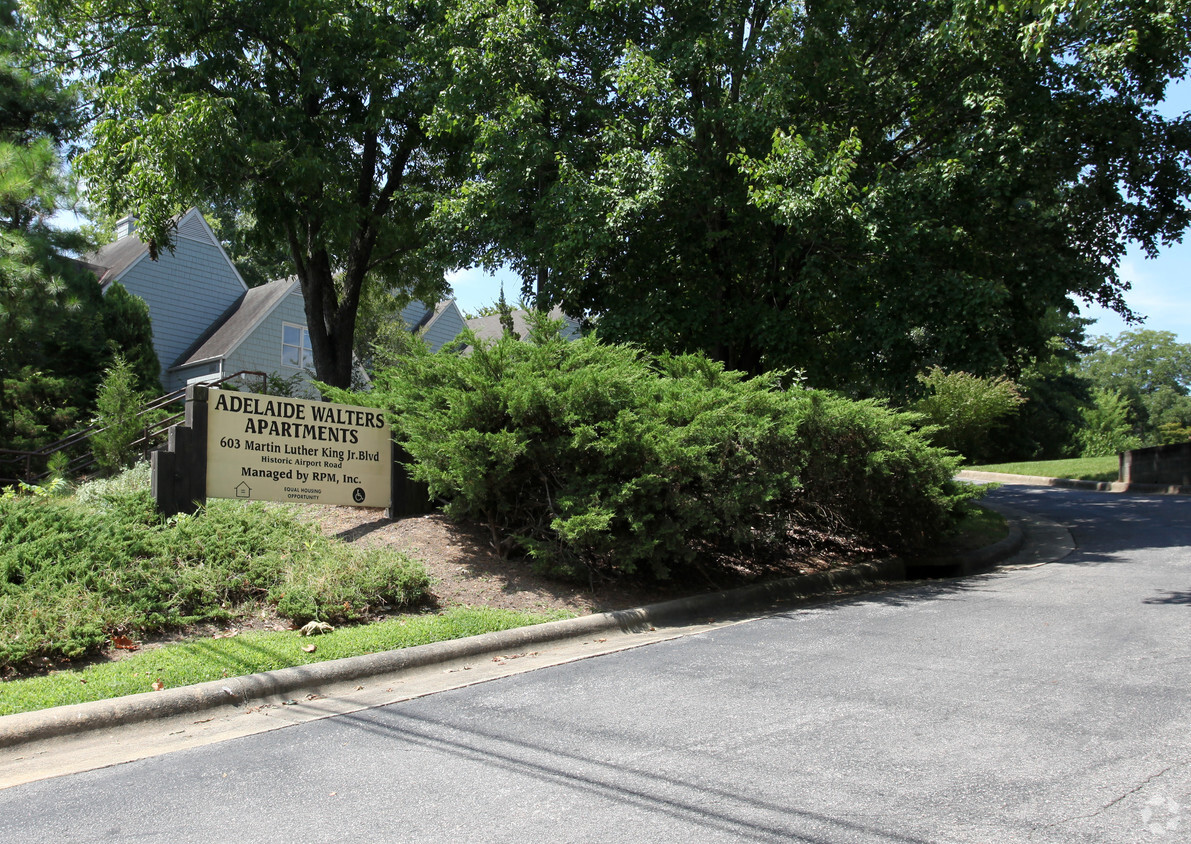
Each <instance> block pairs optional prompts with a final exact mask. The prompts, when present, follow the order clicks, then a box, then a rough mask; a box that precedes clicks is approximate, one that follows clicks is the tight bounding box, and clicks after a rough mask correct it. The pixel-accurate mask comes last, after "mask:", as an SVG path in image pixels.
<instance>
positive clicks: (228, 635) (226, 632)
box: [211, 630, 240, 639]
mask: <svg viewBox="0 0 1191 844" xmlns="http://www.w3.org/2000/svg"><path fill="white" fill-rule="evenodd" d="M239 635H240V631H239V630H224V631H223V632H222V633H216V634H215V635H214V636H212V637H211V638H212V639H230V638H232V637H233V636H239Z"/></svg>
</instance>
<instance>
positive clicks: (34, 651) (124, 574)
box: [0, 484, 429, 670]
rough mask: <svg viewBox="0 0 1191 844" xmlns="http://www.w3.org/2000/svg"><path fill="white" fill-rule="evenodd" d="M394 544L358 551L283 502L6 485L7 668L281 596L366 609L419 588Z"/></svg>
mask: <svg viewBox="0 0 1191 844" xmlns="http://www.w3.org/2000/svg"><path fill="white" fill-rule="evenodd" d="M428 586H429V578H428V576H427V575H426V573H425V571H424V569H423V568H422V566H421V565H420V564H419V563H417V562H415V561H413V560H410V559H409V558H408V557H405V556H404V555H401V554H399V553H396V552H382V551H364V552H357V551H355V550H353V549H351V548H349V547H347V546H345V545H344V544H343V543H340V542H336V541H334V540H332V539H329V538H327V537H325V536H323V535H322V534H321V533H319V531H318V529H317V528H315V527H313V526H312V525H310V524H307V523H304V522H301V521H299V520H298V519H297V518H296V517H295V514H294V513H293V512H292V511H291V510H290V509H288V508H285V507H270V506H265V505H261V504H246V503H244V502H235V501H212V502H210V504H209V506H208V507H207V508H206V509H205V510H203V511H201V512H200V513H198V514H196V515H194V516H184V517H178V518H175V519H171V520H169V521H163V520H162V519H161V518H160V516H158V514H157V513H156V511H155V509H154V507H153V502H152V499H151V498H150V496H149V493H148V491H147V490H146V489H144V488H143V486H140V485H137V484H133V485H128V484H125V485H122V486H121V485H115V486H112V487H111V488H110V490H109V491H106V492H100V493H98V494H96V493H92V492H88V491H87V490H86V488H85V487H84V490H83V491H82V493H81V494H80V495H79V496H77V497H76V498H75V499H70V498H58V499H55V498H45V497H36V496H28V495H24V496H21V495H13V494H8V495H5V496H3V497H0V670H3V669H11V668H13V667H19V666H22V665H27V664H30V663H32V662H34V661H35V660H39V659H44V658H49V659H51V660H52V659H55V658H76V657H79V656H82V655H84V654H86V653H88V652H92V651H95V650H97V649H99V648H101V647H102V646H103V645H104V644H105V643H106V642H107V640H108V639H109V638H110V637H111V635H112V634H113V633H116V632H120V633H146V632H152V631H158V630H162V629H165V628H168V627H170V626H174V625H179V624H184V623H190V622H195V621H210V620H220V619H226V618H229V617H231V616H232V615H233V614H235V613H237V612H241V611H243V610H244V607H245V605H248V606H262V605H272V606H275V607H276V611H277V612H278V613H279V614H280V615H282V616H283V617H286V618H290V619H292V620H294V621H295V622H304V621H308V620H311V619H319V620H325V621H351V620H357V619H360V618H362V617H364V616H365V615H367V614H368V613H370V612H371V611H373V610H375V609H378V608H382V607H400V606H406V605H410V604H414V603H417V602H418V601H420V600H422V599H423V598H424V597H425V595H426V592H427V589H428Z"/></svg>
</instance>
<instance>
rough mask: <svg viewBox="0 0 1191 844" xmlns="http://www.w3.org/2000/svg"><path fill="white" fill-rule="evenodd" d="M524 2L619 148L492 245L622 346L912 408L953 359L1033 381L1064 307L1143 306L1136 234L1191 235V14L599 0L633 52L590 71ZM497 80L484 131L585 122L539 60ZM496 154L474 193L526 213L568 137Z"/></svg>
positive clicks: (536, 6) (1151, 9)
mask: <svg viewBox="0 0 1191 844" xmlns="http://www.w3.org/2000/svg"><path fill="white" fill-rule="evenodd" d="M512 5H513V4H504V3H495V2H494V3H492V4H491V5H490V8H489V11H488V13H487V18H486V20H490V21H493V22H498V21H502V20H504V19H507V18H510V17H513V19H514V20H521V21H528V23H525V24H523V25H522V26H521V29H520V32H521V33H522V35H523V40H524V41H525V43H526V44H527V45H529V46H527V47H526V48H525V49H526V50H535V49H542V50H546V51H549V50H551V49H554V50H561V52H559V53H558V54H557V55H555V56H554V58H553V61H552V66H553V67H554V68H556V69H557V70H556V71H555V72H556V73H557V74H559V75H557V76H556V81H555V82H554V83H553V84H554V85H555V86H556V87H558V88H561V89H563V90H569V86H574V80H575V79H576V78H577V79H579V80H580V81H581V82H582V83H583V84H582V85H579V86H578V87H577V88H576V90H577V91H578V92H579V93H580V94H581V95H582V96H581V98H580V99H577V100H576V102H579V101H581V102H585V103H589V104H590V106H591V108H590V109H589V110H588V112H586V113H587V115H588V119H589V121H590V122H592V123H593V124H594V126H595V127H596V128H595V129H589V130H588V131H587V135H586V137H588V138H590V139H592V140H591V141H590V142H589V143H588V144H587V146H586V147H585V152H593V153H594V155H592V156H591V157H590V158H585V157H583V156H579V155H568V154H566V150H563V151H562V153H561V154H559V153H558V152H556V153H555V155H554V159H553V160H554V162H556V166H557V178H555V179H554V180H553V181H552V182H551V183H550V190H549V201H548V202H543V203H540V204H539V205H538V209H539V211H538V220H539V221H540V223H539V225H538V226H537V227H535V228H534V229H533V230H532V232H531V233H527V232H526V231H524V230H515V229H511V228H509V227H507V226H506V227H504V228H501V227H500V226H496V227H491V226H490V227H489V229H488V231H489V234H490V237H491V240H492V241H493V242H494V243H498V244H500V245H501V246H502V247H503V248H504V249H507V250H508V251H510V252H512V253H515V254H518V255H521V256H527V257H531V258H532V261H530V263H532V262H533V261H537V262H542V263H544V264H545V265H547V266H548V268H549V272H548V273H547V274H545V284H540V285H539V294H540V295H541V296H542V297H543V298H544V299H545V300H546V301H545V302H543V303H542V304H551V303H553V302H557V301H562V302H563V303H564V304H565V306H566V307H567V308H568V309H569V310H570V311H571V312H572V313H574V314H579V313H587V314H590V315H595V316H598V317H599V324H600V330H601V332H602V334H603V336H605V337H614V338H618V339H632V340H637V341H639V342H644V343H646V344H647V345H649V346H653V347H657V348H670V349H695V348H700V349H705V350H708V351H710V352H712V353H713V354H714V355H716V356H717V357H719V358H720V359H722V360H724V361H726V362H728V363H729V364H730V365H732V366H734V367H738V368H741V369H745V370H750V371H757V370H761V369H765V368H768V367H779V366H792V367H797V368H801V369H803V370H805V371H806V373H807V376H808V378H809V379H810V381H811V383H813V384H816V385H826V386H837V387H839V386H847V387H849V388H851V389H852V390H854V391H856V392H861V393H873V392H877V393H886V394H898V393H900V392H903V391H912V390H913V389H914V387H915V385H914V376H915V374H916V373H918V372H921V371H923V370H924V369H925V368H927V367H929V366H931V365H941V366H943V367H945V368H948V369H954V370H964V371H969V372H974V373H980V374H990V373H997V372H1009V373H1010V374H1016V372H1018V371H1019V370H1020V369H1021V368H1022V366H1023V365H1024V364H1025V363H1026V362H1028V361H1030V360H1032V359H1035V358H1037V357H1038V356H1039V355H1040V354H1044V353H1045V350H1046V348H1047V342H1048V340H1049V339H1050V336H1051V332H1050V331H1049V326H1048V325H1047V320H1046V319H1044V318H1043V317H1044V316H1046V315H1049V314H1051V313H1053V311H1054V310H1055V309H1058V310H1059V311H1060V312H1065V313H1070V312H1072V311H1073V309H1074V301H1073V300H1074V299H1078V298H1083V299H1088V300H1094V301H1098V302H1101V303H1104V304H1107V305H1110V306H1112V307H1114V308H1116V309H1118V310H1120V311H1121V312H1125V313H1127V308H1126V306H1125V304H1124V302H1123V300H1122V299H1121V296H1120V294H1121V292H1122V290H1123V289H1124V288H1125V287H1126V285H1125V283H1124V282H1122V281H1121V280H1120V278H1119V277H1118V275H1117V272H1116V268H1117V265H1118V263H1119V260H1120V258H1121V256H1122V254H1123V252H1124V249H1125V247H1126V244H1127V241H1130V240H1132V241H1135V242H1138V243H1141V244H1142V245H1143V246H1144V247H1145V248H1146V249H1148V250H1151V251H1152V250H1154V249H1156V248H1157V247H1158V246H1159V245H1160V244H1161V243H1163V242H1168V241H1170V240H1172V239H1176V238H1178V237H1179V236H1180V235H1181V233H1182V231H1183V230H1184V229H1185V228H1186V226H1187V224H1188V221H1189V218H1191V211H1189V205H1188V201H1187V199H1188V196H1189V195H1191V176H1189V173H1188V171H1189V163H1191V162H1189V156H1191V121H1188V120H1187V119H1186V118H1183V119H1179V120H1164V119H1163V118H1162V117H1160V116H1159V115H1158V113H1157V112H1156V110H1155V105H1156V104H1157V103H1158V102H1160V100H1161V99H1162V96H1163V92H1164V90H1165V86H1166V83H1167V81H1168V80H1169V79H1170V78H1172V77H1174V76H1178V75H1180V74H1182V73H1183V71H1184V68H1185V66H1186V62H1187V59H1188V56H1189V55H1191V50H1189V46H1188V33H1189V32H1191V17H1189V6H1188V4H1186V3H1185V2H1175V3H1168V2H1165V0H1143V2H1136V1H1135V0H1086V1H1085V0H1071V2H1054V3H1042V2H1029V1H1028V0H1022V2H1010V3H1003V4H985V3H976V2H966V1H958V0H923V2H915V3H905V2H900V0H816V1H815V2H800V1H798V0H730V1H729V2H721V0H716V2H711V1H710V0H685V2H680V3H668V4H663V5H661V6H659V5H657V4H652V5H645V6H640V7H635V6H633V5H632V4H630V3H616V4H593V5H591V6H590V7H588V5H587V4H574V6H575V7H576V8H580V7H582V8H590V9H591V10H592V11H591V12H590V14H593V15H604V16H605V17H606V19H607V20H608V24H609V26H608V29H610V30H611V31H619V32H621V33H624V34H625V35H626V40H627V42H628V44H627V47H624V48H621V49H620V50H619V51H618V52H617V53H616V54H615V55H614V56H612V57H611V58H610V59H605V60H603V61H602V63H601V64H600V68H602V72H601V73H599V74H591V73H589V74H585V75H579V76H575V75H574V74H571V75H566V74H568V73H570V71H571V69H572V68H576V67H578V68H583V67H586V66H588V64H589V63H588V64H585V62H584V59H583V56H584V53H583V52H582V48H581V39H579V38H576V39H556V40H555V41H553V42H549V43H546V42H545V41H544V40H543V39H542V38H541V37H540V33H541V32H543V31H550V32H553V31H554V30H543V29H542V27H541V26H539V25H538V23H537V21H539V20H544V19H545V10H546V9H547V8H548V6H554V7H555V8H557V4H547V3H545V2H544V0H539V1H538V2H522V3H520V4H518V7H519V8H520V7H525V8H529V9H531V10H535V11H536V13H537V16H536V17H534V16H529V15H522V16H521V17H520V18H519V19H518V18H515V16H510V15H507V14H504V12H503V10H505V9H507V8H511V7H512ZM502 14H504V18H502ZM615 16H619V18H617V17H615ZM626 16H628V17H630V18H631V19H632V22H631V23H628V24H626V23H624V22H623V21H622V20H620V18H624V17H626ZM555 19H557V14H556V15H555ZM613 23H615V26H613ZM494 25H495V24H494ZM617 27H619V29H617ZM587 28H588V29H589V30H592V31H596V32H599V31H601V30H600V25H599V22H598V21H597V22H596V23H594V24H589V25H588V26H587ZM508 30H509V26H508V25H506V24H501V26H500V27H498V28H497V32H498V33H500V35H501V37H503V38H505V39H508V38H509V37H510V36H509V35H508ZM582 31H585V30H580V32H582ZM490 40H491V39H490ZM486 51H487V52H486ZM460 55H461V56H463V58H462V59H460V60H459V61H460V62H461V64H462V62H463V61H464V60H466V61H469V62H471V61H480V60H482V59H483V58H484V57H485V55H492V51H491V50H488V49H487V47H486V46H485V44H484V43H481V44H479V45H477V46H476V47H475V49H474V55H472V54H471V53H468V52H467V51H464V52H463V53H461V54H460ZM533 66H534V67H535V68H536V67H545V66H546V65H544V64H541V63H535V64H533ZM485 70H486V72H487V73H489V74H490V79H491V80H493V82H492V84H491V85H490V88H491V89H492V90H495V91H497V92H502V96H503V99H501V98H500V97H497V98H495V99H493V100H492V101H490V102H487V103H485V102H484V101H483V100H481V99H475V100H473V105H475V106H477V107H478V111H479V113H480V115H481V117H480V118H479V120H480V121H481V125H484V123H485V122H494V123H496V124H498V125H499V124H500V123H503V124H505V125H509V126H512V125H515V123H516V121H515V120H514V118H519V117H521V115H531V116H532V115H537V114H550V113H556V112H557V111H558V109H557V108H553V109H552V108H551V107H550V99H549V97H548V96H546V95H544V94H542V93H541V92H542V91H546V90H549V89H550V85H549V84H546V83H537V84H535V85H526V84H524V83H523V81H522V76H523V75H524V74H525V72H526V71H525V69H524V68H522V67H516V66H514V67H513V68H512V70H510V71H505V72H504V75H502V68H501V66H500V65H499V64H497V63H494V62H489V63H488V64H487V65H486V67H485ZM564 72H565V73H564ZM577 96H578V95H577ZM564 113H566V114H568V115H569V114H571V113H572V112H565V111H564ZM574 113H577V112H574ZM477 140H478V142H479V144H480V149H481V157H487V159H488V160H489V162H490V164H489V168H488V171H487V172H486V173H485V174H483V176H482V178H480V179H478V180H477V181H476V182H475V183H472V184H469V185H468V186H467V191H468V192H470V193H471V194H472V195H484V194H486V193H487V194H490V195H492V196H495V197H501V196H503V195H504V194H505V193H506V191H505V188H504V185H505V180H507V178H508V176H507V175H501V174H507V173H510V172H513V173H516V172H521V171H519V170H518V168H517V165H518V162H521V161H527V160H528V161H533V160H536V159H535V156H537V155H538V150H539V149H541V148H542V144H540V142H539V140H538V136H536V135H534V134H533V133H531V132H515V133H504V134H500V133H496V132H492V133H489V134H485V133H480V134H479V135H478V138H477ZM475 222H476V223H477V224H479V225H481V226H483V225H487V224H488V221H487V220H486V219H485V218H484V217H483V216H480V215H476V217H475ZM543 233H545V234H546V235H547V237H546V239H545V240H543V238H542V235H543ZM531 235H532V236H531Z"/></svg>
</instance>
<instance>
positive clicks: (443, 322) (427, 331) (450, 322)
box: [401, 299, 467, 352]
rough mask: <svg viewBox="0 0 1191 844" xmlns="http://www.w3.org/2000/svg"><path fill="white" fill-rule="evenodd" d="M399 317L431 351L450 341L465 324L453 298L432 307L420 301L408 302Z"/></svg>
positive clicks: (435, 350)
mask: <svg viewBox="0 0 1191 844" xmlns="http://www.w3.org/2000/svg"><path fill="white" fill-rule="evenodd" d="M401 319H402V320H403V321H404V322H405V325H406V327H407V328H409V330H410V331H411V332H413V333H415V334H418V335H420V336H421V338H422V339H423V340H425V341H426V345H428V346H429V347H430V351H432V352H437V351H438V350H439V349H441V348H442V347H443V346H445V345H447V344H448V343H450V342H451V341H452V340H454V339H455V338H456V337H458V336H459V333H460V332H461V331H463V329H464V328H465V327H466V326H467V321H466V320H465V319H464V318H463V312H462V311H460V310H459V306H458V305H457V304H455V300H454V299H444V300H443V301H441V302H439V303H438V304H437V305H435V306H434V307H433V308H431V307H428V306H426V305H425V304H423V303H422V302H410V303H409V304H408V305H406V307H405V309H404V310H402V311H401Z"/></svg>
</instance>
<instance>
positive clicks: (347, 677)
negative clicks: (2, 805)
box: [0, 558, 906, 748]
mask: <svg viewBox="0 0 1191 844" xmlns="http://www.w3.org/2000/svg"><path fill="white" fill-rule="evenodd" d="M905 577H906V569H905V564H904V563H903V562H902V561H901V560H900V559H896V558H894V559H888V560H881V561H878V562H874V563H860V564H858V565H855V566H849V567H848V568H845V569H838V570H835V571H828V572H820V573H817V574H808V575H802V576H800V577H793V578H788V579H785V580H780V581H775V582H773V583H763V584H757V585H755V586H746V587H744V588H741V589H734V590H731V591H726V592H713V593H707V594H702V595H696V596H692V597H689V598H679V599H677V600H673V601H666V602H664V603H660V604H651V605H649V606H646V607H640V608H637V609H630V610H620V611H617V612H610V613H599V614H595V615H588V616H582V617H580V618H573V619H565V620H562V621H551V622H547V623H545V624H537V625H534V626H532V627H519V628H516V629H514V630H502V631H498V632H495V633H485V634H483V635H480V636H472V637H470V638H466V639H454V640H451V641H448V642H435V643H432V644H429V645H419V646H417V647H413V648H404V649H401V650H395V651H386V652H384V653H379V654H368V655H366V656H357V657H350V658H347V659H339V660H329V661H327V662H317V663H313V664H311V665H301V666H295V667H293V668H283V669H280V670H278V671H269V672H264V673H260V674H251V675H248V676H246V677H232V678H228V679H225V680H213V681H211V682H207V683H199V684H197V685H193V686H184V687H181V688H177V689H167V690H165V691H161V692H144V693H142V694H136V695H128V696H126V697H120V698H111V699H109V700H99V701H93V702H90V703H78V704H72V705H70V706H59V707H55V708H52V709H42V710H38V711H36V712H23V713H19V714H16V715H6V716H3V717H0V747H2V748H8V747H13V746H15V745H19V744H24V743H26V742H31V741H38V740H42V739H49V738H56V737H59V736H64V735H68V734H74V733H81V732H86V731H90V730H100V729H109V728H111V727H117V726H123V725H126V724H136V723H140V722H143V721H148V720H151V719H155V718H165V717H169V716H173V715H185V714H190V713H195V712H202V711H206V710H211V709H216V708H221V707H236V706H243V705H245V704H247V703H249V702H251V701H255V700H262V699H267V698H275V697H277V696H281V695H287V694H291V693H293V692H296V691H298V690H308V689H314V688H318V687H320V686H327V685H330V684H333V683H343V682H350V681H354V680H359V679H362V678H365V677H370V676H375V675H380V674H390V673H393V672H397V671H402V670H407V669H411V668H417V667H420V666H424V665H432V664H436V663H443V662H449V661H452V660H456V659H463V658H468V657H475V656H479V655H483V654H489V653H493V652H506V651H510V650H517V649H520V648H524V647H525V646H528V645H536V644H542V643H544V642H553V641H557V640H560V639H570V638H575V637H580V636H590V635H593V634H597V633H600V632H603V631H610V630H615V629H619V630H622V631H625V632H632V631H634V630H648V629H649V628H650V627H653V626H655V625H658V624H665V623H676V622H680V621H686V622H693V621H696V620H699V619H706V618H708V617H711V618H721V619H723V618H730V617H734V616H736V615H745V614H748V613H750V612H756V611H758V610H764V609H771V608H773V607H774V606H776V605H779V604H781V603H783V602H789V601H794V600H798V599H806V598H813V597H816V596H821V595H830V594H833V593H837V592H842V591H844V590H848V589H858V588H861V587H871V586H874V585H877V584H880V583H884V582H891V581H901V580H905Z"/></svg>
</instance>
